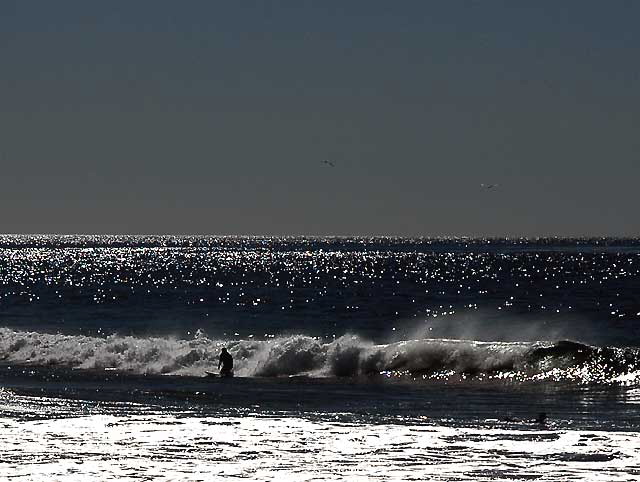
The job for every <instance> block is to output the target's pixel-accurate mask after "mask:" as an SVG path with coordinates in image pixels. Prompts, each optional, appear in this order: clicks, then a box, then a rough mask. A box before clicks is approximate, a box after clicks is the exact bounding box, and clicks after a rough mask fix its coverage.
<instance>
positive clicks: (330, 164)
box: [322, 159, 336, 167]
mask: <svg viewBox="0 0 640 482" xmlns="http://www.w3.org/2000/svg"><path fill="white" fill-rule="evenodd" d="M322 164H326V165H327V166H331V167H336V165H335V164H334V163H333V162H331V161H327V160H326V159H325V160H324V161H322Z"/></svg>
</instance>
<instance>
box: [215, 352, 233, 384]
mask: <svg viewBox="0 0 640 482" xmlns="http://www.w3.org/2000/svg"><path fill="white" fill-rule="evenodd" d="M220 367H222V368H220ZM218 370H220V376H221V377H230V376H233V357H232V356H231V353H229V352H228V351H227V349H226V348H223V349H222V352H221V353H220V361H219V362H218Z"/></svg>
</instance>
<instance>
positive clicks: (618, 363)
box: [0, 328, 640, 383]
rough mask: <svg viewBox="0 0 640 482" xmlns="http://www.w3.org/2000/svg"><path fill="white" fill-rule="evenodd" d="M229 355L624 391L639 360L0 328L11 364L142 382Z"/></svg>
mask: <svg viewBox="0 0 640 482" xmlns="http://www.w3.org/2000/svg"><path fill="white" fill-rule="evenodd" d="M223 346H227V347H228V349H229V351H230V352H231V354H232V355H233V357H234V360H235V373H236V375H237V376H249V377H283V376H311V377H360V376H374V375H383V376H387V377H403V378H414V379H443V378H445V379H451V378H456V379H469V378H471V379H476V380H480V379H505V380H514V381H535V380H548V379H550V380H571V381H577V382H585V383H588V382H597V383H608V382H614V383H615V382H625V383H635V382H636V380H640V372H638V370H639V369H640V350H638V349H637V348H614V347H604V348H599V347H592V346H588V345H584V344H581V343H576V342H571V341H560V342H557V343H549V342H509V343H507V342H479V341H468V340H452V339H423V340H405V341H400V342H396V343H391V344H374V343H372V342H369V341H367V340H363V339H361V338H360V337H358V336H352V335H345V336H342V337H340V338H337V339H335V340H333V341H330V342H324V341H322V340H319V339H317V338H313V337H310V336H305V335H292V336H286V337H279V338H273V339H269V340H265V341H258V340H256V341H254V340H242V341H230V342H225V341H222V340H215V339H210V338H208V337H207V336H206V335H205V334H204V333H202V332H198V333H197V334H196V336H195V337H194V338H193V339H190V340H181V339H175V338H170V337H147V338H141V337H133V336H119V335H111V336H107V337H104V338H100V337H89V336H72V335H61V334H46V333H36V332H22V331H14V330H11V329H8V328H0V359H2V361H3V363H5V364H15V365H30V366H48V367H52V366H53V367H56V366H60V367H66V368H69V367H71V368H75V369H80V370H96V369H98V370H104V369H112V370H119V371H123V372H132V373H136V374H171V375H181V376H202V375H204V373H205V372H206V371H215V370H217V364H218V356H219V353H220V349H221V347H223Z"/></svg>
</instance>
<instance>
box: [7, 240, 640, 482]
mask: <svg viewBox="0 0 640 482" xmlns="http://www.w3.org/2000/svg"><path fill="white" fill-rule="evenodd" d="M638 293H640V243H639V242H638V241H637V240H628V239H627V240H584V239H580V240H563V239H544V240H467V239H460V240H456V239H446V240H424V239H423V240H410V239H395V238H376V239H362V238H354V239H347V238H225V237H223V238H218V237H121V236H91V237H87V236H73V237H61V236H35V237H25V236H4V237H2V238H1V239H0V359H1V360H0V387H2V388H1V389H0V404H1V405H0V424H1V425H2V427H3V434H5V437H3V439H2V441H0V452H1V453H2V454H3V456H2V458H0V474H2V475H0V479H1V478H2V477H7V478H10V479H11V480H42V479H43V478H45V477H53V478H54V480H86V479H87V478H89V479H91V478H93V479H95V480H107V479H110V478H111V479H118V480H145V479H146V480H149V479H161V480H162V479H163V478H164V479H166V480H212V479H217V478H219V479H225V478H228V477H231V476H235V477H243V478H248V479H252V480H270V479H275V478H279V479H289V480H332V479H333V480H341V479H349V480H357V479H358V478H362V479H363V480H364V479H366V480H368V479H375V478H379V479H381V480H423V479H432V480H478V479H485V480H497V479H500V480H525V479H537V480H558V479H562V480H635V479H636V478H637V477H638V473H639V471H640V468H639V466H638V457H637V455H636V453H637V452H638V448H640V447H638V427H640V423H639V422H640V419H639V418H638V414H637V408H638V403H640V392H639V390H640V382H639V379H640V378H639V377H640V351H639V348H638V347H639V346H640V331H639V330H640V328H639V327H640V323H639V321H640V300H639V298H638ZM222 346H227V347H228V348H229V350H230V352H231V353H232V354H233V356H234V358H235V374H236V376H235V377H234V378H233V379H214V378H208V377H204V375H205V373H206V372H207V371H216V370H217V358H218V355H219V352H220V348H221V347H222ZM541 413H544V414H546V419H545V420H544V421H543V422H542V423H540V420H538V421H536V420H535V419H536V418H539V417H540V414H541Z"/></svg>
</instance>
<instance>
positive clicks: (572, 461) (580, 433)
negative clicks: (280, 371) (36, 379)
mask: <svg viewBox="0 0 640 482" xmlns="http://www.w3.org/2000/svg"><path fill="white" fill-rule="evenodd" d="M49 402H50V403H55V402H56V401H55V400H50V401H49ZM42 403H43V400H42V399H40V398H37V399H32V400H29V399H28V397H20V396H15V395H13V394H12V393H10V392H5V393H2V392H0V405H1V407H0V408H1V409H2V411H1V412H0V413H2V414H4V413H7V410H6V408H7V407H8V408H11V407H12V406H15V407H16V410H14V411H13V412H12V413H18V411H19V410H23V411H24V410H25V409H26V410H28V409H29V408H28V407H29V406H30V405H35V406H40V405H42ZM59 403H60V404H61V405H62V406H64V407H66V409H65V410H66V411H67V412H69V413H66V415H65V417H63V418H46V419H42V418H39V419H37V420H29V419H27V420H21V419H18V418H16V417H14V416H6V415H0V424H1V425H2V427H3V437H2V438H0V452H1V453H2V457H1V459H0V474H2V476H4V477H7V478H11V480H20V481H24V482H26V481H40V480H58V481H64V482H71V481H78V480H130V481H134V480H189V481H192V480H228V479H229V478H232V477H233V478H243V479H247V480H263V481H267V480H277V481H288V480H291V481H306V480H363V481H364V480H373V479H376V480H378V479H381V480H394V481H395V480H397V481H405V480H459V481H474V480H480V479H481V480H533V479H535V480H539V481H556V480H583V481H601V480H607V481H628V480H635V479H636V478H637V475H638V469H637V468H638V465H639V464H640V455H639V454H640V435H639V434H638V433H637V432H631V431H604V430H600V431H595V432H594V431H589V430H557V429H555V428H553V427H552V426H550V427H542V428H541V427H537V428H529V429H522V428H511V429H510V428H507V427H505V426H503V425H494V422H492V421H491V420H485V421H483V423H482V424H481V425H480V426H477V427H465V426H451V425H442V424H440V423H438V422H437V421H434V420H430V419H426V418H425V419H424V420H421V421H418V420H415V421H407V422H404V423H389V422H386V423H376V424H368V423H350V422H344V421H334V420H331V419H320V418H309V417H302V416H289V417H284V416H273V415H272V416H266V417H262V416H256V415H245V416H241V417H238V416H228V415H225V414H216V415H211V416H207V417H201V416H184V414H182V415H180V416H177V415H176V414H173V413H170V412H168V413H163V412H157V413H154V412H153V411H145V410H142V411H140V413H136V415H135V416H126V415H116V414H113V413H109V412H105V411H103V410H102V411H101V409H99V408H97V409H96V410H95V411H94V412H93V413H88V414H87V413H84V412H81V413H79V415H82V416H77V415H76V416H73V412H74V410H78V407H76V408H75V409H73V408H72V409H69V406H68V405H69V404H68V402H67V401H64V400H59ZM25 407H26V408H25ZM2 476H0V478H2Z"/></svg>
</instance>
